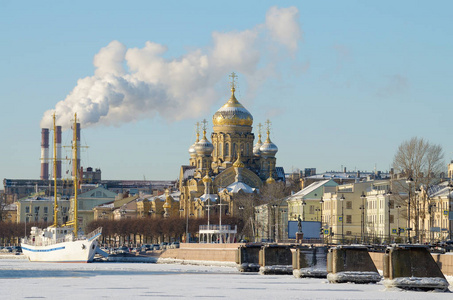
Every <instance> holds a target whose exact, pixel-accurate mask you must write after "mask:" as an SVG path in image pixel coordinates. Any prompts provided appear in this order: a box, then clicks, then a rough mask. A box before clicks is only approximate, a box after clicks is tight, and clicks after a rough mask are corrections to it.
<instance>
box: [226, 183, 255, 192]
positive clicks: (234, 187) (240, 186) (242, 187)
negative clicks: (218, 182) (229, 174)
mask: <svg viewBox="0 0 453 300" xmlns="http://www.w3.org/2000/svg"><path fill="white" fill-rule="evenodd" d="M226 189H227V190H228V192H230V193H233V194H236V193H239V191H243V192H245V193H248V194H251V193H254V192H255V191H256V189H255V188H252V187H250V186H249V185H247V184H245V183H243V182H240V181H239V182H238V181H236V182H233V183H232V184H230V185H229V186H227V187H226Z"/></svg>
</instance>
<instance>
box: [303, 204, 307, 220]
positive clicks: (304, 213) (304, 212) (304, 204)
mask: <svg viewBox="0 0 453 300" xmlns="http://www.w3.org/2000/svg"><path fill="white" fill-rule="evenodd" d="M305 205H307V202H305V201H302V221H305Z"/></svg>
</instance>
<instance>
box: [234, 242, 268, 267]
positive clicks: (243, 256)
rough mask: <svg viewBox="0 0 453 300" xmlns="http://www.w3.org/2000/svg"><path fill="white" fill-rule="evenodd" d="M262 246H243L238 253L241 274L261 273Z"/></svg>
mask: <svg viewBox="0 0 453 300" xmlns="http://www.w3.org/2000/svg"><path fill="white" fill-rule="evenodd" d="M261 246H262V245H261V244H249V245H241V246H239V248H238V251H237V257H236V263H237V264H238V270H239V271H241V272H259V270H260V264H259V257H260V250H261Z"/></svg>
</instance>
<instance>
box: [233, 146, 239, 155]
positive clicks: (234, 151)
mask: <svg viewBox="0 0 453 300" xmlns="http://www.w3.org/2000/svg"><path fill="white" fill-rule="evenodd" d="M237 152H238V145H236V143H234V144H233V157H236V156H237Z"/></svg>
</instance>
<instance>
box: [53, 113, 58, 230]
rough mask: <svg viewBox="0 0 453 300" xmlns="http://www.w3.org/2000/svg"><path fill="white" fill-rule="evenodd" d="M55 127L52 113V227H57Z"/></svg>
mask: <svg viewBox="0 0 453 300" xmlns="http://www.w3.org/2000/svg"><path fill="white" fill-rule="evenodd" d="M56 129H57V126H56V124H55V113H53V188H54V190H53V199H54V211H53V226H54V227H55V228H56V227H57V226H58V201H57V130H56Z"/></svg>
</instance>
